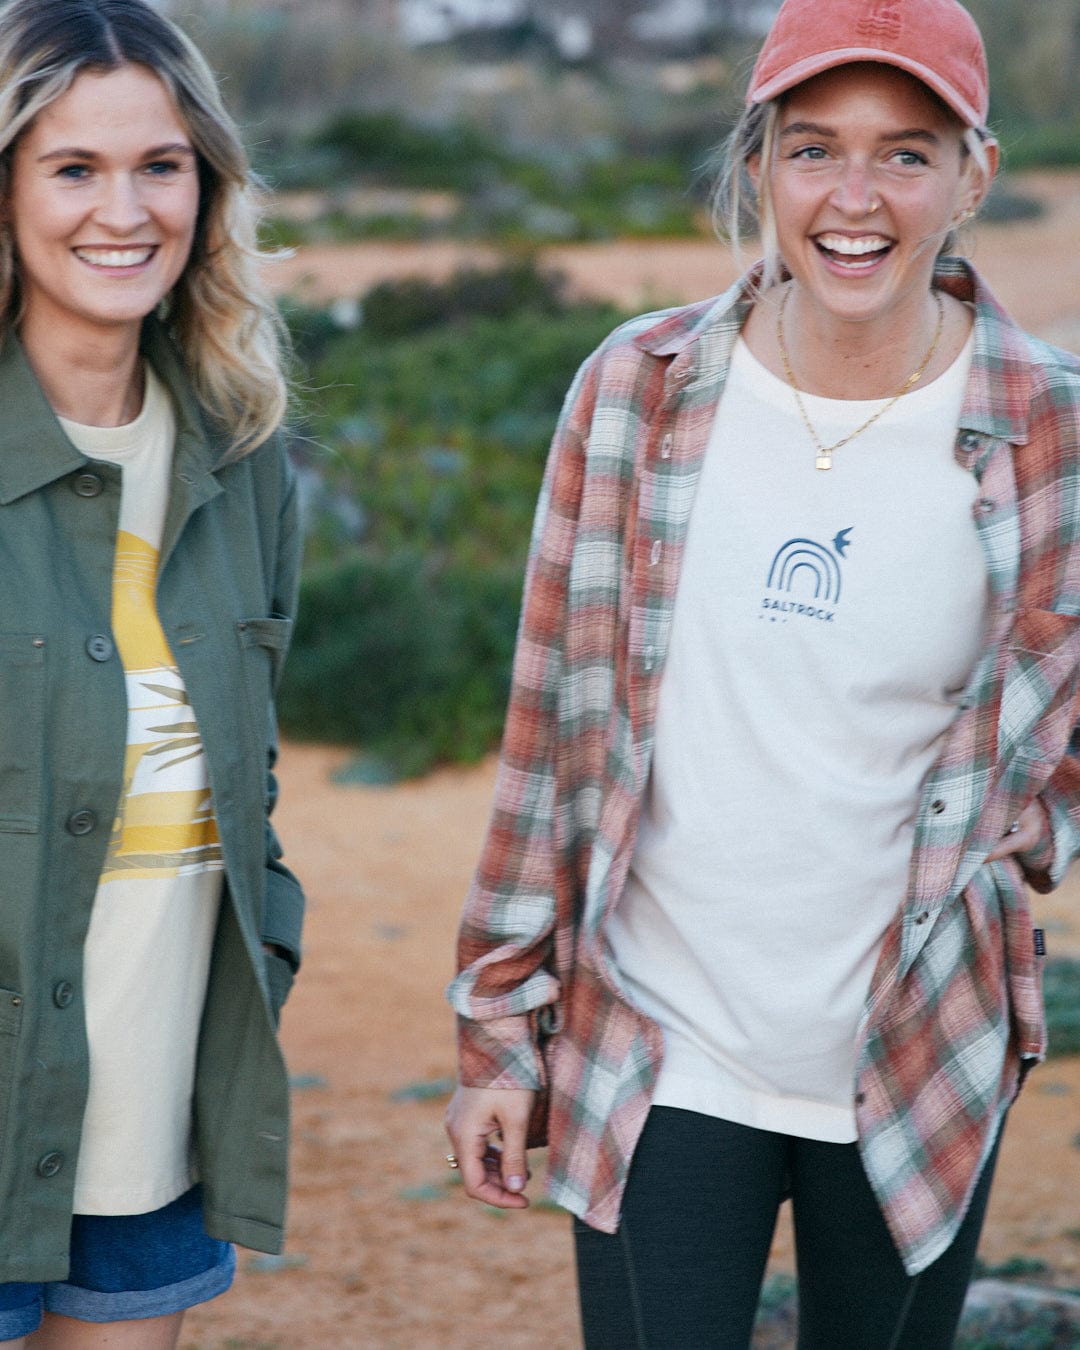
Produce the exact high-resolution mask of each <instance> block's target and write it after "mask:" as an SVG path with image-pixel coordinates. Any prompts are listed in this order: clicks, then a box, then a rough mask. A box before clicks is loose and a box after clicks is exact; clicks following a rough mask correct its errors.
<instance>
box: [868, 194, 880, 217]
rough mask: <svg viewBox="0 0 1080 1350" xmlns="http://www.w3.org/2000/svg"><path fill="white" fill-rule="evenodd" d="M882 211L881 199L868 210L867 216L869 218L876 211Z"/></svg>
mask: <svg viewBox="0 0 1080 1350" xmlns="http://www.w3.org/2000/svg"><path fill="white" fill-rule="evenodd" d="M880 210H881V200H880V198H879V199H878V200H877V201H876V202H874V203H873V205H872V206H871V207H870V208H869V209H868V210H867V213H866V214H867V215H868V216H872V215H873V214H874V213H875V211H880Z"/></svg>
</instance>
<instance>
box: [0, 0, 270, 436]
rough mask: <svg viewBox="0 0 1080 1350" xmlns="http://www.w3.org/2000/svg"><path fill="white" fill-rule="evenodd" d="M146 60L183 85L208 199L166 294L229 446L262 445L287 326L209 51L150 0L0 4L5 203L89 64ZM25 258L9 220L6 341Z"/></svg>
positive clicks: (3, 246) (207, 404)
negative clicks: (27, 155)
mask: <svg viewBox="0 0 1080 1350" xmlns="http://www.w3.org/2000/svg"><path fill="white" fill-rule="evenodd" d="M129 63H130V64H137V65H142V66H146V67H147V68H148V69H150V70H152V71H153V72H154V74H155V75H157V76H158V78H159V79H160V80H161V81H162V83H163V84H164V85H165V87H166V88H167V89H168V90H169V92H170V94H171V95H172V98H173V101H174V102H175V104H176V107H177V110H178V112H179V113H180V116H181V117H182V119H183V121H184V123H185V125H186V126H187V129H188V132H189V134H190V136H191V140H192V144H193V146H194V148H195V152H196V157H197V160H198V173H199V211H198V218H197V222H196V227H195V236H194V240H193V243H192V247H191V253H190V255H189V257H188V261H187V264H186V265H185V267H184V271H183V273H182V274H181V276H180V278H179V280H178V281H177V283H176V286H175V288H174V289H173V292H172V294H171V295H170V296H169V298H168V301H167V303H166V306H165V313H166V322H167V325H168V327H169V329H170V331H171V332H172V334H173V336H174V338H175V339H176V342H177V344H178V346H179V348H180V351H181V353H182V356H183V359H184V362H185V365H186V367H187V371H188V375H189V377H190V379H191V382H192V385H193V387H194V390H195V393H196V395H197V397H198V399H199V401H200V403H201V404H202V406H203V408H204V409H205V410H206V411H207V413H209V415H210V416H211V418H213V419H214V420H215V421H217V422H218V423H219V424H220V425H221V426H223V427H224V429H225V431H226V433H227V434H228V436H229V438H230V448H229V455H230V457H231V458H240V457H241V456H243V455H245V454H247V453H249V452H250V451H252V450H254V449H255V448H256V447H257V446H259V445H261V444H262V442H263V441H265V440H266V439H267V437H269V436H270V435H271V433H272V432H273V431H274V429H275V428H276V427H277V426H278V425H279V423H280V422H281V420H282V418H283V416H284V414H285V410H286V407H287V405H288V385H287V382H286V378H285V353H286V350H287V340H286V334H285V328H284V325H283V323H282V320H281V317H280V315H279V314H278V311H277V308H276V306H275V305H274V303H273V300H272V299H271V297H270V294H269V291H268V290H267V288H266V286H265V284H264V283H263V281H262V279H261V278H260V276H259V274H258V262H259V260H260V258H261V257H263V256H264V255H263V254H261V253H260V250H259V247H258V242H257V236H256V227H257V222H258V216H259V212H258V196H259V192H258V186H257V183H256V181H255V179H254V176H253V175H252V172H251V166H250V164H249V162H248V157H247V152H246V151H245V149H244V146H243V144H242V142H241V140H240V135H239V132H238V131H237V128H236V124H235V123H234V122H233V120H232V118H231V117H230V116H229V114H228V112H227V111H226V109H225V107H224V105H223V103H222V101H221V95H220V93H219V92H218V87H217V81H216V80H215V78H214V75H213V72H212V71H211V70H210V67H209V66H208V65H207V63H206V61H205V60H204V59H203V57H202V55H201V53H200V52H199V51H198V49H197V48H196V47H195V45H194V44H193V43H192V42H191V40H190V39H189V38H188V37H187V36H186V35H185V34H184V33H183V32H181V30H180V29H179V28H177V27H176V25H175V24H172V23H170V22H169V21H168V20H167V19H165V18H163V17H162V16H161V15H160V14H158V13H156V12H155V11H154V10H153V9H152V8H151V7H150V6H149V5H148V4H146V3H144V0H11V3H9V4H7V5H5V6H4V8H3V9H2V10H0V203H3V204H5V205H6V203H7V200H8V194H9V191H10V184H11V161H12V152H13V150H14V147H15V145H16V143H17V141H18V139H19V137H20V136H21V135H22V134H23V132H24V131H26V130H27V128H28V127H29V126H30V124H31V123H32V122H33V120H34V118H35V117H37V115H38V114H39V113H40V112H41V111H42V109H43V108H47V107H48V106H49V104H50V103H52V102H53V101H54V100H55V99H57V98H59V97H60V96H61V95H62V94H63V93H64V92H65V91H66V90H67V89H69V88H70V86H71V84H72V82H73V81H74V80H75V78H76V77H77V76H78V75H79V74H81V73H82V72H83V71H86V70H90V71H110V70H116V69H117V68H119V67H120V66H122V65H125V64H129ZM20 306H21V300H20V288H19V264H18V259H17V258H16V255H15V247H14V241H13V237H12V232H11V230H10V228H9V227H8V226H6V225H3V226H0V342H2V341H3V339H4V338H5V337H6V336H7V334H8V332H9V331H10V330H11V329H13V328H14V327H15V326H16V325H17V324H18V322H19V316H20Z"/></svg>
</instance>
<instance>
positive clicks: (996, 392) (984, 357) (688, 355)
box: [636, 258, 1033, 445]
mask: <svg viewBox="0 0 1080 1350" xmlns="http://www.w3.org/2000/svg"><path fill="white" fill-rule="evenodd" d="M761 272H762V265H761V264H760V263H758V264H757V265H756V266H755V267H754V268H752V269H751V271H749V272H748V273H747V274H746V275H745V276H744V277H743V278H742V279H741V280H740V281H738V282H736V283H735V285H734V286H732V287H731V288H730V289H729V290H728V291H726V292H725V293H724V294H723V295H721V296H719V297H717V298H715V299H712V300H706V301H702V302H699V303H697V304H693V305H687V306H685V307H684V308H681V309H675V310H670V311H667V312H665V313H664V314H662V315H661V316H660V317H659V319H658V320H657V322H656V323H654V324H653V325H652V326H650V327H648V328H646V329H644V330H643V331H642V332H641V333H639V334H638V335H637V338H636V342H637V345H638V346H639V347H640V348H641V349H642V350H643V351H646V352H648V353H650V354H651V355H652V356H657V357H671V358H675V359H676V360H678V358H680V357H681V358H682V359H683V362H689V364H690V365H691V366H692V367H693V371H694V377H696V378H702V379H703V378H708V377H709V376H710V375H711V374H713V373H716V374H718V375H722V373H723V371H724V369H725V368H726V363H727V361H728V360H729V359H730V354H731V348H732V346H733V345H734V342H735V338H736V337H737V336H738V333H739V331H740V330H741V328H742V326H743V324H744V322H745V321H746V316H747V314H748V313H749V311H750V308H751V306H752V305H753V303H754V299H755V294H756V290H757V286H758V284H759V282H760V280H761ZM934 280H935V283H936V284H937V285H938V286H939V287H940V288H941V289H942V290H944V291H946V292H948V293H949V294H950V295H953V296H955V297H956V298H957V299H958V300H962V301H964V302H965V303H968V304H971V305H973V306H974V308H975V352H974V357H973V359H972V364H971V374H970V377H969V380H968V388H967V394H966V396H965V399H964V407H963V410H962V412H961V415H960V429H961V431H972V432H975V433H977V434H979V435H982V436H990V437H993V438H994V439H996V440H1003V441H1009V442H1011V443H1012V444H1013V445H1025V444H1026V443H1027V441H1028V425H1029V418H1030V410H1031V396H1032V388H1033V370H1032V366H1033V363H1032V353H1031V346H1030V339H1029V338H1028V337H1027V335H1026V334H1025V333H1024V332H1023V331H1022V330H1021V329H1020V328H1018V327H1017V325H1016V324H1015V323H1014V322H1013V320H1012V319H1011V318H1010V317H1009V315H1008V314H1007V313H1006V312H1005V310H1004V309H1002V307H1001V305H1000V304H999V303H998V302H997V300H996V299H995V298H994V296H993V294H992V292H991V291H990V288H989V287H988V286H987V285H986V283H985V282H984V281H983V280H982V278H981V277H980V276H979V274H978V273H977V272H976V271H975V269H974V267H972V266H971V264H970V263H969V262H967V261H966V260H965V259H963V258H942V259H940V260H939V262H938V265H937V268H936V269H935V273H934ZM692 378H693V377H692Z"/></svg>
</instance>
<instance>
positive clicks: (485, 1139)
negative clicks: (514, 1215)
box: [446, 1086, 536, 1209]
mask: <svg viewBox="0 0 1080 1350" xmlns="http://www.w3.org/2000/svg"><path fill="white" fill-rule="evenodd" d="M535 1097H536V1093H535V1092H532V1091H531V1090H530V1089H528V1088H479V1087H461V1086H459V1087H458V1088H457V1089H456V1091H455V1092H454V1095H453V1097H452V1098H451V1099H450V1105H449V1106H448V1107H447V1110H446V1133H447V1134H448V1135H449V1136H450V1143H451V1144H452V1145H453V1148H454V1156H456V1158H457V1161H458V1166H459V1167H460V1169H461V1179H462V1181H463V1182H464V1183H465V1194H466V1195H468V1196H471V1197H472V1198H473V1199H474V1200H482V1201H483V1202H484V1203H485V1204H487V1205H497V1206H498V1207H499V1208H500V1209H525V1208H526V1207H527V1206H528V1203H529V1201H528V1198H527V1197H526V1195H525V1193H524V1192H525V1184H526V1182H527V1181H528V1179H529V1168H528V1164H527V1162H526V1158H525V1136H526V1133H527V1131H528V1126H529V1116H530V1114H531V1113H532V1108H533V1101H534V1099H535Z"/></svg>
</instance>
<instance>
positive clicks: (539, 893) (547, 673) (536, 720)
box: [448, 356, 596, 1088]
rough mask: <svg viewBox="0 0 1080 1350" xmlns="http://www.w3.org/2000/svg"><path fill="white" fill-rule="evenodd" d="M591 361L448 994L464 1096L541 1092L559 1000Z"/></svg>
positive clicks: (542, 553)
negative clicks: (540, 1025) (557, 934)
mask: <svg viewBox="0 0 1080 1350" xmlns="http://www.w3.org/2000/svg"><path fill="white" fill-rule="evenodd" d="M595 360H596V357H595V356H594V358H592V362H586V364H585V365H584V366H583V367H582V368H581V370H580V371H579V373H578V376H577V378H576V380H575V381H574V384H573V385H572V386H571V389H570V392H569V394H568V395H567V398H566V402H565V404H564V407H563V412H562V416H561V418H560V420H559V425H558V428H557V430H556V433H555V438H554V441H553V443H552V447H551V452H550V454H549V456H548V461H547V468H546V471H545V475H544V482H543V487H542V489H541V493H540V499H539V503H538V507H537V512H536V518H535V523H534V526H533V535H532V544H531V548H530V552H529V563H528V567H527V569H526V580H525V596H524V601H523V608H522V615H521V622H520V626H519V631H518V640H517V646H516V649H515V655H514V667H513V677H512V681H511V692H510V701H509V705H508V709H507V716H506V724H505V729H504V733H503V744H502V753H501V757H500V764H499V774H498V778H497V781H496V787H495V801H494V807H493V812H492V818H491V823H490V826H489V828H488V834H487V838H486V840H485V843H484V848H483V852H482V854H481V858H480V862H479V865H478V867H477V871H476V875H475V877H474V880H473V883H472V886H471V888H470V891H469V894H468V897H467V899H466V903H465V911H464V915H463V918H462V923H461V928H460V931H459V935H458V948H457V960H458V969H459V971H460V974H459V975H458V976H457V978H456V979H455V980H454V981H453V982H452V983H451V985H450V987H449V990H448V997H449V999H450V1003H451V1005H452V1007H453V1008H454V1010H455V1011H456V1012H457V1013H458V1053H459V1062H460V1076H461V1081H462V1083H464V1084H466V1085H469V1086H487V1087H524V1088H536V1087H539V1086H540V1085H541V1082H542V1068H541V1066H540V1063H539V1058H538V1055H537V1053H536V1049H535V1043H534V1028H533V1020H534V1014H535V1012H536V1010H537V1009H539V1008H541V1007H543V1006H544V1005H546V1004H551V1003H554V1002H556V1001H557V999H558V997H559V992H560V990H559V982H558V979H557V977H556V975H555V973H554V971H553V970H552V961H551V956H552V952H553V948H554V929H555V920H556V900H557V892H558V888H559V887H560V885H566V884H568V878H567V876H566V874H565V869H564V868H563V866H562V864H561V863H560V855H561V849H560V847H559V842H558V838H557V833H558V829H557V820H556V805H555V797H556V768H555V761H556V751H557V737H558V697H559V685H560V676H561V673H562V665H563V637H564V629H565V622H564V620H565V614H566V605H567V588H568V582H569V571H570V564H571V559H572V556H573V551H574V542H575V538H576V533H577V518H578V512H579V508H580V504H581V492H582V483H583V480H584V457H585V440H586V429H587V427H588V423H589V401H590V391H591V385H592V377H591V364H592V363H593V362H595Z"/></svg>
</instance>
